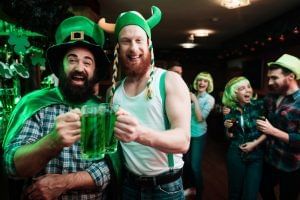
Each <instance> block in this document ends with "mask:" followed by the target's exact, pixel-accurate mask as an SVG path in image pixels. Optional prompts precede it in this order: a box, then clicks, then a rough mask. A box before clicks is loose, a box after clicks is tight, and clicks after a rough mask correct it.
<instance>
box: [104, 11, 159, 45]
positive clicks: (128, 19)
mask: <svg viewBox="0 0 300 200" xmlns="http://www.w3.org/2000/svg"><path fill="white" fill-rule="evenodd" d="M151 11H152V16H151V17H150V18H149V19H147V20H146V19H145V18H144V17H143V16H142V15H141V14H140V13H139V12H137V11H128V12H123V13H121V14H120V15H119V17H118V18H117V21H116V24H113V23H107V22H105V18H101V19H100V20H99V21H98V24H99V26H100V27H101V28H102V29H103V30H104V31H106V32H108V33H114V34H115V37H116V39H118V37H119V34H120V31H121V30H122V28H124V27H125V26H128V25H136V26H139V27H141V28H142V29H143V30H144V31H145V32H146V34H147V36H148V38H150V39H151V29H152V28H154V27H155V26H156V25H157V24H158V23H159V22H160V20H161V15H162V14H161V11H160V9H159V8H158V7H156V6H152V7H151Z"/></svg>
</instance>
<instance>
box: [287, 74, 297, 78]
mask: <svg viewBox="0 0 300 200" xmlns="http://www.w3.org/2000/svg"><path fill="white" fill-rule="evenodd" d="M288 79H291V80H296V75H295V74H294V73H290V74H289V75H288Z"/></svg>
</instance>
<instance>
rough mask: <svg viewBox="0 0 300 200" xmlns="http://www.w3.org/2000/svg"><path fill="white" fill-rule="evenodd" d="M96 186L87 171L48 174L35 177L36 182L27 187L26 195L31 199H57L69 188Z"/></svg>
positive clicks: (78, 188)
mask: <svg viewBox="0 0 300 200" xmlns="http://www.w3.org/2000/svg"><path fill="white" fill-rule="evenodd" d="M95 188H96V185H95V182H94V181H93V179H92V177H91V176H90V174H89V173H88V172H85V171H81V172H75V173H70V174H46V175H44V176H40V177H38V178H36V179H34V182H33V183H32V184H31V185H30V186H29V187H28V188H27V189H26V191H25V196H27V197H29V198H30V199H57V198H58V197H59V196H61V195H62V194H63V193H64V192H66V191H68V190H84V189H95ZM42 197H43V198H42Z"/></svg>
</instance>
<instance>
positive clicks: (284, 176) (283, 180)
mask: <svg viewBox="0 0 300 200" xmlns="http://www.w3.org/2000/svg"><path fill="white" fill-rule="evenodd" d="M277 184H279V192H280V194H279V197H280V198H279V199H280V200H297V197H298V196H299V194H300V169H298V170H297V171H293V172H284V171H282V170H279V169H277V168H275V167H273V166H271V165H270V164H268V163H266V162H265V163H264V169H263V178H262V183H261V188H260V193H261V196H262V198H263V199H264V200H276V197H275V192H274V187H275V186H276V185H277Z"/></svg>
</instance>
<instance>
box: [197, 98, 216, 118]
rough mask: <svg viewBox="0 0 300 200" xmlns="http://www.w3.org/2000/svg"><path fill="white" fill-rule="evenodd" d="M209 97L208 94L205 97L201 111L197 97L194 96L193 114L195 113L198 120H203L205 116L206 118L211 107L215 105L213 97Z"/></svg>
mask: <svg viewBox="0 0 300 200" xmlns="http://www.w3.org/2000/svg"><path fill="white" fill-rule="evenodd" d="M210 97H211V96H208V98H206V102H205V103H204V105H203V108H202V111H201V109H200V104H199V102H198V99H197V98H196V101H195V102H194V105H195V114H196V117H197V120H198V122H203V121H205V120H206V118H207V116H208V115H209V113H210V111H211V110H212V109H213V107H214V105H215V100H214V98H210ZM192 101H193V100H192Z"/></svg>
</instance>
